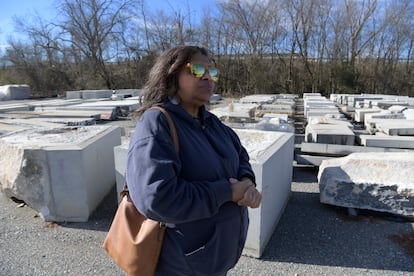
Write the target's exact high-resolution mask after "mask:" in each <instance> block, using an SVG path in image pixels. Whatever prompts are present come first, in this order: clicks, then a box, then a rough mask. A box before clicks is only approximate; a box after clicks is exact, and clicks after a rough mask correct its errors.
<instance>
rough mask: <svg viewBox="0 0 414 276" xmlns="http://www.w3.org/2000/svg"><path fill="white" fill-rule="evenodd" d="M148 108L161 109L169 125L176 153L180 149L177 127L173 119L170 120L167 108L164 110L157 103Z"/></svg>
mask: <svg viewBox="0 0 414 276" xmlns="http://www.w3.org/2000/svg"><path fill="white" fill-rule="evenodd" d="M150 109H158V110H159V111H161V112H162V113H163V114H164V115H165V118H167V121H168V126H169V127H170V134H171V138H172V140H173V143H174V148H175V152H176V153H177V154H178V153H179V151H180V144H179V142H178V135H177V129H176V128H175V125H174V121H173V120H172V118H171V116H170V114H169V113H168V111H167V110H165V108H163V107H161V106H159V105H154V106H152V107H151V108H150Z"/></svg>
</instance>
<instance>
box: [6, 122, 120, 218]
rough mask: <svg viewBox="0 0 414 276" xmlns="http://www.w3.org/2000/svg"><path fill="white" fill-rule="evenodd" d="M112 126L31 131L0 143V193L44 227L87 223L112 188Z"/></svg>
mask: <svg viewBox="0 0 414 276" xmlns="http://www.w3.org/2000/svg"><path fill="white" fill-rule="evenodd" d="M120 143H121V130H120V128H119V127H115V126H106V125H102V126H88V127H61V128H32V129H25V130H22V131H20V132H17V133H10V134H9V135H5V136H3V137H1V138H0V156H1V158H0V188H1V190H2V192H3V193H5V194H6V195H7V196H9V197H15V198H17V199H20V200H23V201H24V202H25V203H26V204H27V205H28V206H30V207H32V208H33V209H35V210H37V211H38V212H39V213H40V215H41V216H42V217H43V218H44V219H45V220H46V221H87V220H88V218H89V216H90V215H91V213H92V212H93V211H94V210H95V208H96V207H97V206H98V205H99V203H100V202H101V201H102V199H103V198H104V197H105V196H106V194H107V193H108V192H109V191H110V190H111V189H112V187H113V185H114V184H115V172H114V153H113V148H114V147H115V146H116V145H119V144H120Z"/></svg>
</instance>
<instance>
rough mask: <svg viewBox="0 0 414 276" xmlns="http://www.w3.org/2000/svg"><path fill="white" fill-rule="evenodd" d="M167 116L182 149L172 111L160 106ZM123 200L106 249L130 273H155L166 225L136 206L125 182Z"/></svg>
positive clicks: (104, 243) (106, 242) (107, 236)
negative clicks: (143, 212)
mask: <svg viewBox="0 0 414 276" xmlns="http://www.w3.org/2000/svg"><path fill="white" fill-rule="evenodd" d="M151 108H155V109H158V110H160V111H161V112H162V113H163V114H164V115H165V117H166V118H167V121H168V125H169V126H170V132H171V137H172V139H173V142H174V148H175V151H176V152H177V154H178V152H179V145H178V136H177V131H176V129H175V125H174V122H173V120H172V119H171V117H170V115H169V114H168V112H167V111H166V110H165V109H164V108H162V107H159V106H153V107H151ZM121 197H122V199H121V202H120V204H119V206H118V209H117V211H116V213H115V217H114V220H113V221H112V224H111V227H110V229H109V231H108V234H107V235H106V237H105V240H104V242H103V245H102V246H103V248H104V249H105V250H106V252H107V253H108V254H109V256H111V258H112V259H113V260H114V261H115V263H116V264H117V265H118V266H119V267H120V268H122V269H123V270H124V271H125V272H127V273H128V275H136V276H141V275H142V276H150V275H154V274H155V270H156V268H157V263H158V258H159V256H160V253H161V248H162V243H163V240H164V235H165V230H166V226H165V224H163V223H161V222H158V221H154V220H151V219H149V218H147V217H145V216H144V215H142V214H141V213H140V212H139V211H138V210H137V209H136V207H135V205H134V203H133V202H132V201H131V198H130V196H129V192H128V187H127V185H126V184H125V186H124V189H123V191H122V192H121Z"/></svg>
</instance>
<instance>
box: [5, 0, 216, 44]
mask: <svg viewBox="0 0 414 276" xmlns="http://www.w3.org/2000/svg"><path fill="white" fill-rule="evenodd" d="M54 3H55V0H0V49H2V48H4V47H5V46H6V44H7V38H8V37H9V36H10V35H11V36H13V37H17V36H18V34H17V33H15V32H14V24H13V20H12V18H13V16H14V15H16V16H18V17H25V16H27V15H34V14H36V13H37V14H39V15H40V16H41V17H42V18H44V19H45V20H46V21H47V20H51V19H52V18H54V17H55V16H56V14H55V10H54V8H53V6H54ZM214 3H215V1H214V0H204V1H195V0H145V4H146V5H147V6H149V7H150V9H151V10H160V9H163V8H165V9H171V7H173V8H174V9H177V10H178V9H182V10H183V12H186V11H187V10H188V7H190V11H192V12H193V11H194V12H200V13H201V10H202V9H203V8H205V7H207V6H210V7H211V6H215V4H214Z"/></svg>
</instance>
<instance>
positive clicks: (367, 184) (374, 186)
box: [318, 152, 414, 218]
mask: <svg viewBox="0 0 414 276" xmlns="http://www.w3.org/2000/svg"><path fill="white" fill-rule="evenodd" d="M413 168H414V154H412V153H411V152H398V153H397V152H393V153H379V152H376V153H352V154H350V155H348V156H346V157H341V158H333V159H329V160H324V161H322V163H321V165H320V166H319V173H318V181H319V189H320V201H321V203H326V204H331V205H336V206H342V207H347V208H356V209H367V210H373V211H379V212H387V213H391V214H396V215H402V216H407V217H410V218H414V170H413Z"/></svg>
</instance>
